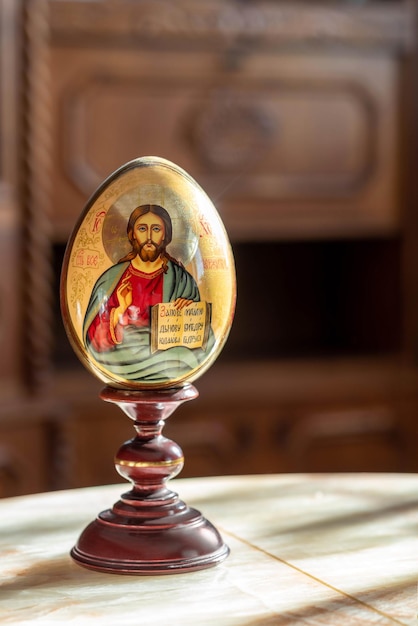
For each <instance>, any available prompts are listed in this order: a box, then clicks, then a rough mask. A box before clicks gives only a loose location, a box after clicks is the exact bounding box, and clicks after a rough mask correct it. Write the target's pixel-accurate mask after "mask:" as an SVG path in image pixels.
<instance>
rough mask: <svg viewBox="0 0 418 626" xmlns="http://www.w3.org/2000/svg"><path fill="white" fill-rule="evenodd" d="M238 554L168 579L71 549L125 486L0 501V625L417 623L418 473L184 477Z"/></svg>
mask: <svg viewBox="0 0 418 626" xmlns="http://www.w3.org/2000/svg"><path fill="white" fill-rule="evenodd" d="M170 486H171V487H172V489H173V490H175V491H176V492H177V493H179V495H180V497H181V499H182V500H184V501H186V502H187V504H189V505H191V506H194V507H196V508H198V509H199V510H200V511H202V513H203V514H204V516H205V517H206V518H208V519H209V520H210V521H211V522H212V523H213V524H214V525H215V526H216V527H217V528H218V530H219V531H220V532H221V534H222V536H223V538H224V540H225V542H226V543H227V544H228V545H229V547H230V549H231V554H230V556H229V557H228V558H227V559H226V560H225V561H224V562H223V563H221V564H219V565H217V566H215V567H212V568H210V569H206V570H201V571H197V572H189V573H181V574H171V575H169V576H161V575H159V576H123V575H114V574H103V573H99V572H94V571H91V570H88V569H85V568H83V567H80V566H79V565H77V564H76V563H75V562H73V561H72V559H71V557H70V556H69V551H70V549H71V548H72V547H73V545H74V544H75V542H76V541H77V538H78V536H79V534H80V533H81V531H82V530H83V529H84V527H85V526H86V525H87V524H88V523H89V522H90V521H91V520H92V519H94V517H95V516H96V514H97V513H98V512H99V511H101V510H103V509H107V508H109V507H110V506H112V505H113V503H114V502H115V501H116V500H118V499H119V496H120V494H121V493H123V491H126V485H121V484H118V485H111V486H104V487H96V488H89V489H79V490H71V491H61V492H51V493H44V494H36V495H33V496H24V497H19V498H10V499H4V500H2V501H0V549H1V559H0V624H19V625H22V626H23V625H24V624H42V626H48V624H77V626H84V625H87V626H88V625H96V624H100V625H101V626H107V625H109V626H110V625H112V626H115V625H118V626H121V625H125V624H126V625H131V624H132V625H137V624H138V625H141V626H151V625H152V626H158V625H161V626H163V625H164V626H168V625H170V626H180V625H181V626H192V625H193V626H206V625H208V626H209V625H215V624H216V625H217V626H237V625H243V626H250V625H251V626H256V625H257V626H285V625H298V624H301V625H302V624H303V625H304V624H309V625H314V626H320V625H323V624H330V625H332V626H345V625H350V626H367V625H369V624H370V625H371V624H379V625H386V624H387V625H389V624H408V625H412V624H415V625H416V624H417V623H418V622H417V611H418V586H417V580H418V475H414V474H335V475H319V474H318V475H301V474H288V475H280V476H279V475H268V476H263V475H260V476H243V477H238V476H237V477H219V478H195V479H177V480H173V481H171V483H170Z"/></svg>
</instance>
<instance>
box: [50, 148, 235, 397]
mask: <svg viewBox="0 0 418 626" xmlns="http://www.w3.org/2000/svg"><path fill="white" fill-rule="evenodd" d="M60 292H61V310H62V317H63V321H64V326H65V329H66V332H67V335H68V337H69V340H70V342H71V344H72V346H73V348H74V350H75V352H76V354H77V356H78V357H79V358H80V360H81V361H82V362H83V364H84V365H85V366H86V367H87V368H88V369H90V370H91V371H92V372H93V373H94V374H95V375H96V376H97V377H98V378H99V379H100V380H102V381H103V382H105V383H106V384H108V385H110V386H113V387H120V388H124V389H132V390H135V389H147V388H148V389H158V388H165V387H175V386H179V385H180V384H182V383H183V382H186V381H188V382H192V381H193V380H196V378H198V377H199V376H200V375H201V374H203V372H205V371H206V370H207V369H208V368H209V367H210V366H211V365H212V364H213V362H214V361H215V359H216V358H217V357H218V355H219V353H220V352H221V350H222V347H223V346H224V343H225V341H226V339H227V336H228V333H229V330H230V327H231V324H232V319H233V315H234V309H235V298H236V281H235V268H234V259H233V255H232V251H231V247H230V244H229V240H228V236H227V234H226V231H225V228H224V226H223V224H222V221H221V219H220V216H219V214H218V212H217V211H216V209H215V207H214V205H213V204H212V202H211V201H210V199H209V198H208V196H207V195H206V193H205V192H204V191H203V190H202V188H201V187H200V186H199V185H198V184H197V183H196V181H195V180H193V178H191V176H189V174H187V173H186V172H185V171H184V170H182V169H181V168H180V167H178V166H177V165H175V164H174V163H171V162H170V161H167V160H165V159H162V158H158V157H143V158H138V159H135V160H133V161H130V162H129V163H126V164H125V165H123V166H122V167H120V168H119V169H118V170H116V171H115V172H114V173H113V174H111V175H110V176H109V177H108V178H107V179H106V180H105V181H104V182H103V183H102V184H101V185H100V187H99V188H98V189H97V191H96V192H95V193H94V194H93V196H92V197H91V198H90V200H89V201H88V202H87V205H86V207H85V208H84V210H83V212H82V214H81V216H80V218H79V220H78V223H77V224H76V227H75V229H74V231H73V233H72V235H71V237H70V239H69V242H68V245H67V249H66V253H65V257H64V262H63V268H62V275H61V290H60Z"/></svg>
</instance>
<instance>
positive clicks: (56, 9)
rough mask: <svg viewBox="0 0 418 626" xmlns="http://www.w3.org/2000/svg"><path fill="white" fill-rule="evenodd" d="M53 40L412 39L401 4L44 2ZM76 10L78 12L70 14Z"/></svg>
mask: <svg viewBox="0 0 418 626" xmlns="http://www.w3.org/2000/svg"><path fill="white" fill-rule="evenodd" d="M49 4H50V7H51V29H52V35H53V37H55V38H60V39H61V40H62V38H70V39H80V38H83V39H85V40H88V41H89V45H91V44H92V43H94V39H95V38H97V39H103V38H106V39H109V40H115V41H120V40H121V38H123V39H124V40H125V42H132V41H135V42H136V43H139V44H140V43H141V41H142V39H143V38H144V37H145V38H146V39H147V40H153V39H158V40H161V38H164V41H165V42H170V40H171V39H172V38H175V39H178V38H179V37H181V38H182V40H183V42H197V43H203V42H205V41H213V40H217V41H220V42H223V43H225V44H231V43H239V42H240V40H241V39H244V40H245V42H247V43H248V42H249V41H251V40H253V41H259V39H260V38H262V40H263V44H264V45H266V44H267V45H272V44H274V45H277V44H289V43H294V42H298V41H299V42H303V44H306V43H310V44H312V43H318V44H320V45H322V44H324V43H346V44H350V43H355V44H357V45H358V44H364V45H366V46H368V47H369V46H381V45H385V46H396V47H400V48H404V47H408V46H409V45H410V44H411V42H412V41H413V40H414V38H415V33H414V24H413V20H412V19H411V7H410V5H409V4H407V3H405V2H400V3H399V2H398V3H392V4H389V3H384V2H376V3H373V4H372V5H369V6H363V5H362V6H355V5H352V6H348V5H346V4H344V5H340V6H337V5H331V6H330V5H326V4H323V5H321V4H317V5H316V6H313V5H312V3H311V2H298V3H297V5H295V3H291V2H287V3H286V2H282V3H280V4H279V3H274V2H256V3H238V4H237V3H234V2H230V1H229V2H224V1H221V0H212V1H210V2H208V1H206V2H200V3H199V10H198V11H197V10H196V3H195V2H194V1H193V0H177V1H176V2H170V1H168V0H152V1H151V0H139V1H136V2H130V1H129V0H118V1H117V2H115V0H101V1H99V2H98V1H97V0H93V1H92V0H82V1H80V0H59V1H58V2H57V1H56V0H49ZM75 8H76V11H75V10H74V9H75Z"/></svg>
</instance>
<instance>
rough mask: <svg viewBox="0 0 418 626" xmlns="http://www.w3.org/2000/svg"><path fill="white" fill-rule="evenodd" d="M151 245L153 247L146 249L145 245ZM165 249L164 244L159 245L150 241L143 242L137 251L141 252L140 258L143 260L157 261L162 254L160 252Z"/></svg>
mask: <svg viewBox="0 0 418 626" xmlns="http://www.w3.org/2000/svg"><path fill="white" fill-rule="evenodd" d="M146 245H149V246H152V248H150V249H148V250H145V249H144V248H145V246H146ZM164 250H165V246H164V245H159V246H157V245H156V244H155V243H153V242H150V243H148V242H147V243H143V244H142V245H141V246H139V249H138V251H137V253H138V254H139V256H140V258H141V260H142V261H145V262H146V261H156V260H157V259H158V257H159V256H160V254H161V253H162V252H164Z"/></svg>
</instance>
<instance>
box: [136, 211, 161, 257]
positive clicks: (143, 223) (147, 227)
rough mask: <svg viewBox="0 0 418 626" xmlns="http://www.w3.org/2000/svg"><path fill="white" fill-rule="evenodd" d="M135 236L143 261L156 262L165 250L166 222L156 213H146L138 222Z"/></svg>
mask: <svg viewBox="0 0 418 626" xmlns="http://www.w3.org/2000/svg"><path fill="white" fill-rule="evenodd" d="M133 236H134V239H135V240H136V242H137V246H138V254H139V256H140V257H141V259H142V260H143V261H155V260H156V259H157V258H158V257H159V255H160V254H161V252H162V251H163V250H164V237H165V228H164V222H163V220H162V219H161V218H160V217H159V216H158V215H155V213H145V215H141V217H139V218H138V219H137V220H136V222H135V225H134V230H133Z"/></svg>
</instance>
